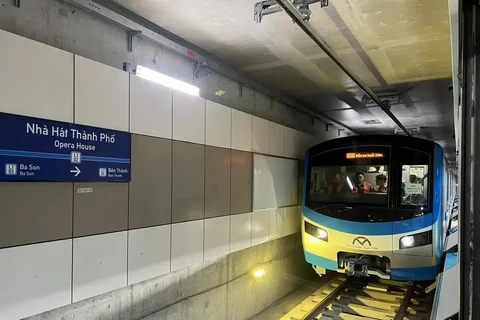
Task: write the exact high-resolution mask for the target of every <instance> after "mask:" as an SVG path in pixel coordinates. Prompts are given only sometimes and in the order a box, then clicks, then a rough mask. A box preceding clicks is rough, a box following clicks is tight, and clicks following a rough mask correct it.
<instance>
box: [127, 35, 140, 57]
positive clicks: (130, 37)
mask: <svg viewBox="0 0 480 320" xmlns="http://www.w3.org/2000/svg"><path fill="white" fill-rule="evenodd" d="M141 34H142V31H140V30H130V31H127V50H128V51H129V52H132V51H133V38H134V37H136V36H138V35H141Z"/></svg>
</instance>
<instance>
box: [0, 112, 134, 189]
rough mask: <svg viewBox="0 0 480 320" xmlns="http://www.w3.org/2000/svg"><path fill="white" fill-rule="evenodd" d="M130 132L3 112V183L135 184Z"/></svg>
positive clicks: (0, 143)
mask: <svg viewBox="0 0 480 320" xmlns="http://www.w3.org/2000/svg"><path fill="white" fill-rule="evenodd" d="M130 157H131V138H130V134H129V133H126V132H120V131H114V130H108V129H102V128H94V127H88V126H81V125H76V124H71V123H65V122H58V121H51V120H43V119H36V118H30V117H24V116H18V115H11V114H6V113H0V181H130Z"/></svg>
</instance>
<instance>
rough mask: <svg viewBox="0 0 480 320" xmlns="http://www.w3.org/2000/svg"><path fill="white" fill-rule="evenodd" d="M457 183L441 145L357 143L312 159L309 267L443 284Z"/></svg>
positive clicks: (315, 153) (378, 138) (306, 209)
mask: <svg viewBox="0 0 480 320" xmlns="http://www.w3.org/2000/svg"><path fill="white" fill-rule="evenodd" d="M452 177H453V176H452V175H451V174H450V171H449V170H448V166H447V164H446V162H445V161H444V155H443V150H442V147H441V146H440V145H438V144H437V143H435V142H432V141H428V140H424V139H420V138H413V137H407V136H398V135H391V136H390V135H368V136H367V135H366V136H351V137H345V138H339V139H335V140H329V141H326V142H323V143H320V144H317V145H315V146H313V147H311V148H310V149H309V150H308V151H307V153H306V156H305V172H304V185H303V190H302V243H303V249H304V254H305V259H306V261H307V262H308V263H309V264H311V265H312V266H313V268H314V269H315V271H316V272H317V273H318V274H319V275H324V274H325V273H326V272H327V270H332V271H336V272H342V273H345V274H346V275H356V276H370V275H376V276H378V277H380V278H383V279H392V280H412V281H427V280H433V279H435V277H436V275H437V273H438V271H439V268H440V265H441V263H442V255H443V237H444V232H443V231H444V222H445V219H446V215H445V213H444V211H446V210H447V208H446V207H447V201H448V197H449V196H450V195H451V193H452V192H451V191H450V189H451V188H453V186H452V184H453V180H452V179H453V178H452Z"/></svg>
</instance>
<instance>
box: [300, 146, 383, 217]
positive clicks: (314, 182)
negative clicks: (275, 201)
mask: <svg viewBox="0 0 480 320" xmlns="http://www.w3.org/2000/svg"><path fill="white" fill-rule="evenodd" d="M389 160H390V159H389V148H388V147H380V146H370V147H354V148H345V149H336V150H332V151H327V152H323V153H319V154H317V155H315V156H313V157H312V158H311V162H310V164H309V185H308V191H307V198H306V201H307V206H308V207H310V208H317V207H321V206H324V205H326V204H329V205H330V204H339V205H342V204H343V205H347V206H348V205H358V206H380V207H386V206H387V205H388V201H389V200H388V199H389V197H388V194H389V188H388V182H389V181H388V179H389Z"/></svg>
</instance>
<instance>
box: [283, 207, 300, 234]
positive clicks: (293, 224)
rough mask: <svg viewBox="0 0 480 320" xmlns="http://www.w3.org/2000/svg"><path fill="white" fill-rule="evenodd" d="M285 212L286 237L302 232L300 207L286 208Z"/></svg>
mask: <svg viewBox="0 0 480 320" xmlns="http://www.w3.org/2000/svg"><path fill="white" fill-rule="evenodd" d="M284 212H285V219H284V221H285V229H284V230H285V235H286V236H288V235H290V234H294V233H297V232H300V230H301V225H300V224H301V212H300V207H298V206H295V207H287V208H284Z"/></svg>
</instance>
